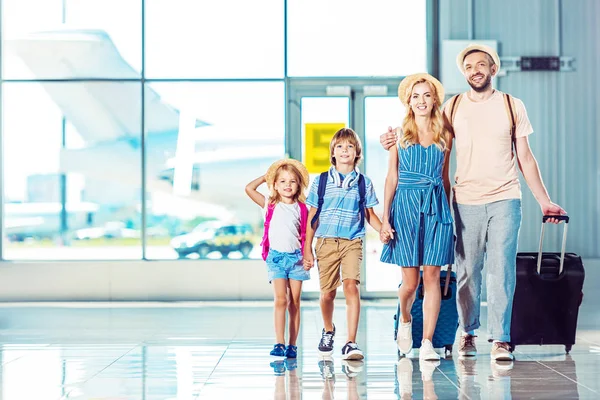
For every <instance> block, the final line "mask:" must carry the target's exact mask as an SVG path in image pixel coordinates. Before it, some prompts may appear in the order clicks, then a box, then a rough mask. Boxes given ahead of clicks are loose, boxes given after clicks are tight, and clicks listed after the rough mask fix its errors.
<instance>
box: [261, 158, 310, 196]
mask: <svg viewBox="0 0 600 400" xmlns="http://www.w3.org/2000/svg"><path fill="white" fill-rule="evenodd" d="M282 171H287V172H289V173H290V174H293V175H294V176H295V177H296V180H297V181H298V191H297V192H296V193H295V194H294V201H300V202H302V203H306V195H305V194H304V190H303V189H304V187H305V186H306V185H308V182H304V181H303V179H302V174H301V173H300V171H298V168H296V167H294V166H293V165H292V164H283V165H282V166H280V167H279V168H277V171H275V179H274V180H273V186H272V187H271V194H270V196H269V202H270V203H271V204H277V203H279V202H280V201H281V196H280V195H279V193H278V192H277V190H275V185H276V184H277V179H279V174H280V173H281V172H282Z"/></svg>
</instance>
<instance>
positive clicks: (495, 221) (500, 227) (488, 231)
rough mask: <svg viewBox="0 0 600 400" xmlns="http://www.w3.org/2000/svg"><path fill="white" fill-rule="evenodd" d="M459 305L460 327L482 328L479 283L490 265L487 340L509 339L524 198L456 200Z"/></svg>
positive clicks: (467, 330) (487, 281)
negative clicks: (475, 202) (482, 201)
mask: <svg viewBox="0 0 600 400" xmlns="http://www.w3.org/2000/svg"><path fill="white" fill-rule="evenodd" d="M454 219H455V221H456V248H455V257H456V275H457V281H458V282H457V286H458V288H457V305H458V316H459V323H460V326H461V328H462V329H463V330H464V331H465V332H469V331H472V330H475V329H477V328H479V326H480V322H479V315H480V305H481V282H482V271H483V267H484V264H485V266H486V267H487V277H486V278H487V280H486V283H487V304H488V334H489V337H488V339H490V340H499V341H501V342H509V341H510V319H511V316H512V304H513V296H514V293H515V283H516V261H517V243H518V239H519V229H520V227H521V200H518V199H511V200H502V201H496V202H493V203H489V204H482V205H464V204H456V203H454Z"/></svg>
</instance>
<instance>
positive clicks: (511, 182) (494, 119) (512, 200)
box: [381, 44, 566, 361]
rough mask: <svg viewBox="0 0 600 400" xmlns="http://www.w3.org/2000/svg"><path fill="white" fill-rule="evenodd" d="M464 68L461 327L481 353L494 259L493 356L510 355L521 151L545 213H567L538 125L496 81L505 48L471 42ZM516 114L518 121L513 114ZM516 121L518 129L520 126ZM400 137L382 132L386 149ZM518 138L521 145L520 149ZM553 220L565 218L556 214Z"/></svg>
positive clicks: (459, 185)
mask: <svg viewBox="0 0 600 400" xmlns="http://www.w3.org/2000/svg"><path fill="white" fill-rule="evenodd" d="M456 62H457V65H458V68H459V69H460V70H461V72H462V73H463V75H464V77H465V79H466V80H467V83H468V84H469V86H471V90H469V91H468V92H466V93H463V94H461V95H458V97H456V98H452V99H450V100H449V101H447V102H446V104H445V105H444V115H445V117H446V118H447V120H448V122H449V123H450V124H451V125H452V128H453V131H454V139H455V141H456V143H455V148H456V161H457V169H456V175H455V185H454V187H453V193H454V202H453V207H454V218H455V223H456V247H455V256H456V257H455V258H456V267H457V278H458V289H457V290H458V292H457V303H458V314H459V322H460V328H461V329H462V334H461V339H460V345H459V355H461V356H475V355H476V353H477V349H476V347H475V340H474V339H475V329H478V328H479V326H480V322H479V315H480V303H481V299H480V296H481V281H482V270H483V267H484V261H485V266H486V267H487V288H488V289H487V290H488V294H487V300H488V301H487V303H488V332H489V341H491V342H493V344H492V351H491V355H492V359H493V360H496V361H511V360H513V355H512V353H511V349H510V346H509V344H508V342H510V323H511V314H512V304H513V295H514V291H515V283H516V256H517V242H518V237H519V229H520V226H521V188H520V184H519V179H518V175H517V169H516V165H515V157H514V154H515V153H516V159H517V162H518V164H519V167H520V169H521V172H522V173H523V177H524V178H525V181H526V182H527V185H528V186H529V188H530V189H531V191H532V193H533V195H534V197H535V199H536V200H537V202H538V203H539V205H540V207H541V209H542V213H543V214H544V215H558V214H566V212H565V210H563V209H562V208H561V207H560V206H558V205H556V204H554V203H552V201H551V200H550V197H549V195H548V192H547V191H546V188H545V186H544V183H543V181H542V177H541V175H540V171H539V168H538V164H537V161H536V159H535V157H534V156H533V153H532V152H531V148H530V147H529V140H528V136H529V135H530V134H531V133H532V132H533V128H532V127H531V124H530V122H529V118H528V117H527V111H526V110H525V106H524V104H523V102H522V101H521V100H519V99H516V98H512V97H511V98H508V97H505V95H504V94H503V93H501V92H499V91H497V90H495V89H494V88H493V87H492V77H494V76H495V75H496V74H497V73H498V71H499V70H500V59H499V57H498V54H497V53H496V52H495V51H494V50H493V49H492V48H490V47H488V46H484V45H479V44H471V45H469V46H467V47H466V48H465V49H464V50H463V51H461V52H460V53H459V54H458V57H457V59H456ZM512 116H514V119H515V121H514V123H513V120H512ZM513 127H514V129H513ZM394 142H395V136H394V133H392V130H391V128H389V130H388V132H387V133H386V134H384V135H382V136H381V143H382V145H383V146H384V147H385V148H386V149H387V148H389V147H390V146H391V144H393V143H394ZM513 146H514V153H513ZM549 222H552V223H558V220H557V219H554V218H553V219H550V220H549Z"/></svg>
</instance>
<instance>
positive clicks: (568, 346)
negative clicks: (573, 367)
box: [565, 344, 573, 354]
mask: <svg viewBox="0 0 600 400" xmlns="http://www.w3.org/2000/svg"><path fill="white" fill-rule="evenodd" d="M572 348H573V345H571V344H565V351H566V352H567V354H569V353H570V352H571V349H572Z"/></svg>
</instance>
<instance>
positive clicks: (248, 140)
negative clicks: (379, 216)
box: [0, 0, 427, 260]
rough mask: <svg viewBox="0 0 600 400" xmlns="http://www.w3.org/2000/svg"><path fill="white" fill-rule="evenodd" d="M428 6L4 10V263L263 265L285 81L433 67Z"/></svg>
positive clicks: (23, 0)
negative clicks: (261, 200) (257, 185)
mask: <svg viewBox="0 0 600 400" xmlns="http://www.w3.org/2000/svg"><path fill="white" fill-rule="evenodd" d="M425 3H426V1H425V0H422V1H418V2H411V3H410V4H409V3H405V2H397V1H394V0H381V1H378V2H375V3H373V4H369V7H367V8H365V6H364V5H363V4H364V3H363V2H360V1H357V0H350V1H344V2H342V1H341V0H331V1H329V2H325V3H323V2H319V1H317V0H302V1H299V0H286V1H285V2H284V1H281V0H258V1H253V2H248V1H245V0H223V1H218V2H214V1H213V2H206V1H196V0H2V1H0V15H1V21H0V23H1V26H0V30H1V32H2V38H1V40H2V46H1V50H2V54H1V55H0V56H1V57H0V62H1V65H0V82H1V85H2V87H1V90H0V96H1V100H2V109H1V112H2V115H1V124H0V125H1V128H0V134H1V136H2V140H1V141H0V144H1V152H2V154H1V159H2V174H3V176H2V177H1V178H2V186H1V188H2V193H1V196H0V198H1V200H2V207H3V210H2V214H1V215H2V217H3V218H2V221H1V223H0V231H1V233H2V240H3V242H2V243H3V245H2V246H1V247H0V252H1V254H0V256H1V258H2V259H7V260H92V259H97V260H107V259H111V260H134V259H155V260H164V259H260V256H261V255H260V246H259V243H260V239H261V237H260V236H261V233H262V224H263V215H262V212H261V209H260V208H259V207H256V205H255V204H253V203H252V201H250V200H249V199H248V198H247V196H246V195H245V193H244V190H243V188H244V185H245V184H247V183H248V182H249V181H250V180H252V179H253V178H255V177H257V176H258V175H260V174H262V173H264V172H265V171H266V170H267V168H268V166H269V165H270V164H271V163H272V162H273V161H274V160H276V159H278V158H281V157H283V156H285V155H286V154H291V155H293V156H294V157H297V158H298V157H302V154H301V153H302V151H303V149H302V144H301V136H302V134H301V132H302V130H301V129H303V128H301V127H300V125H302V124H303V123H304V122H306V121H299V122H298V121H295V122H294V121H293V118H291V117H290V116H289V114H290V112H288V111H290V109H287V110H286V102H288V103H287V104H290V105H291V107H292V108H293V107H294V106H298V107H299V106H300V105H299V104H296V103H293V102H290V101H289V100H290V99H289V98H286V96H288V97H289V96H290V93H292V92H293V91H294V90H295V89H297V88H298V87H297V85H301V83H299V82H301V81H302V82H303V81H304V80H302V79H299V80H298V79H290V80H287V78H288V77H294V78H307V79H306V81H310V80H311V79H312V77H315V76H319V77H328V76H336V77H347V79H349V80H352V79H355V78H358V79H359V80H360V79H362V80H363V81H364V80H365V78H360V77H361V76H362V77H377V78H373V79H375V80H377V79H382V78H383V79H387V78H385V77H387V76H394V77H398V76H401V75H404V74H408V73H412V72H416V71H423V70H426V68H425V65H426V59H427V58H426V54H425V52H426V43H425V40H426V24H425ZM284 6H286V7H284ZM286 10H287V16H286V15H285V14H284V13H285V12H286ZM383 10H385V12H384V11H383ZM383 14H385V15H391V14H394V15H395V20H394V23H390V24H386V23H383V24H382V23H381V22H380V21H381V15H383ZM286 20H287V24H286V23H285V21H286ZM398 26H403V30H404V29H406V30H408V31H410V35H405V34H398ZM286 27H287V31H286ZM286 40H287V43H286ZM286 45H287V46H286ZM398 48H403V49H404V50H403V51H402V52H399V51H398V50H397V49H398ZM401 54H404V55H408V56H406V57H403V58H400V55H401ZM286 65H287V70H286V68H285V66H286ZM305 106H306V104H305ZM347 108H348V107H347V105H346V106H345V108H344V110H345V112H346V114H347V112H348V110H347ZM305 111H306V109H305ZM286 112H288V113H287V115H286ZM286 118H288V121H286ZM312 122H314V121H312ZM322 122H330V121H327V120H324V121H322ZM331 122H339V121H338V120H335V121H331ZM286 123H288V127H289V131H287V132H286ZM292 125H293V127H292ZM296 125H298V126H296ZM286 135H289V137H288V140H287V143H288V147H287V148H286V147H285V145H284V143H286ZM144 189H145V191H144ZM262 190H263V192H264V191H265V188H264V187H263V188H262ZM144 221H145V222H144ZM221 233H223V234H221Z"/></svg>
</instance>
